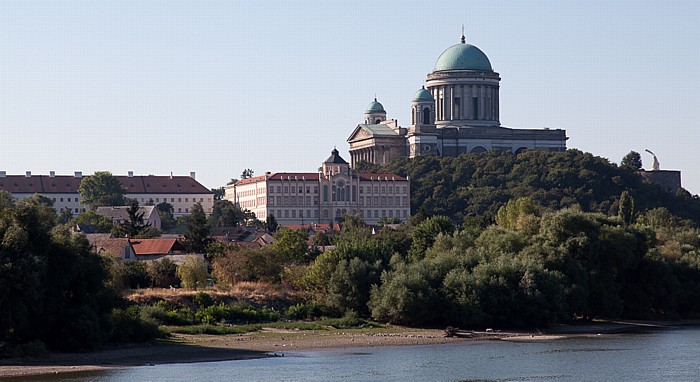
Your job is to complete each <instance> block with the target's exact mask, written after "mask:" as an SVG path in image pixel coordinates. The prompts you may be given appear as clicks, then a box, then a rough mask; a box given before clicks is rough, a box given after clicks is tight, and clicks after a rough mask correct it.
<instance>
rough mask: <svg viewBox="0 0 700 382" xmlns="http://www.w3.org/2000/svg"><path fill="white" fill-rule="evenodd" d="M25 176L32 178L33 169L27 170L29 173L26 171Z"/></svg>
mask: <svg viewBox="0 0 700 382" xmlns="http://www.w3.org/2000/svg"><path fill="white" fill-rule="evenodd" d="M24 176H25V177H27V178H31V177H32V172H31V171H27V173H26V174H25V175H24Z"/></svg>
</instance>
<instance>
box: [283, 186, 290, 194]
mask: <svg viewBox="0 0 700 382" xmlns="http://www.w3.org/2000/svg"><path fill="white" fill-rule="evenodd" d="M288 192H289V187H288V186H284V193H285V194H286V193H288Z"/></svg>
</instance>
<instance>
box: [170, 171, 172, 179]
mask: <svg viewBox="0 0 700 382" xmlns="http://www.w3.org/2000/svg"><path fill="white" fill-rule="evenodd" d="M172 178H173V172H172V171H170V179H172Z"/></svg>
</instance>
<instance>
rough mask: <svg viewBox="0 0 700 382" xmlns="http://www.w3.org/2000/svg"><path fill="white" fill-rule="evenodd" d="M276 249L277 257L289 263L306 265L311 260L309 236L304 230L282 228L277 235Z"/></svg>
mask: <svg viewBox="0 0 700 382" xmlns="http://www.w3.org/2000/svg"><path fill="white" fill-rule="evenodd" d="M274 249H275V252H276V253H277V255H278V256H279V257H280V258H281V259H283V260H285V261H288V262H291V263H296V264H305V263H307V262H308V261H309V260H311V259H310V258H309V256H308V255H309V234H308V233H307V232H306V231H304V230H300V229H297V230H293V229H289V228H280V230H279V231H277V233H276V234H275V244H274Z"/></svg>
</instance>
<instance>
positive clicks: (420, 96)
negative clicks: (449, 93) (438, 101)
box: [413, 86, 435, 102]
mask: <svg viewBox="0 0 700 382" xmlns="http://www.w3.org/2000/svg"><path fill="white" fill-rule="evenodd" d="M421 101H435V99H434V98H433V95H432V94H430V92H429V91H428V90H426V89H425V86H423V87H422V88H420V90H418V91H417V92H416V96H415V97H413V102H421Z"/></svg>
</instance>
